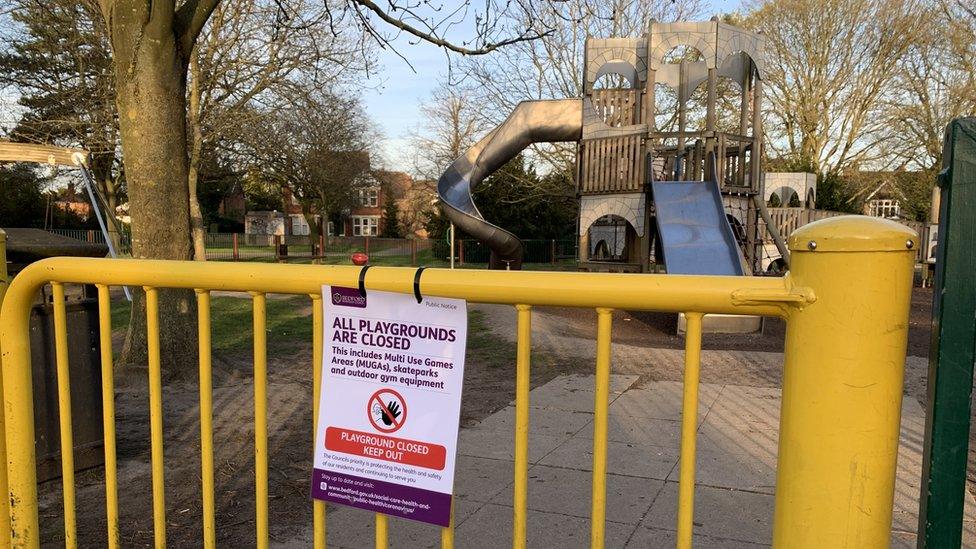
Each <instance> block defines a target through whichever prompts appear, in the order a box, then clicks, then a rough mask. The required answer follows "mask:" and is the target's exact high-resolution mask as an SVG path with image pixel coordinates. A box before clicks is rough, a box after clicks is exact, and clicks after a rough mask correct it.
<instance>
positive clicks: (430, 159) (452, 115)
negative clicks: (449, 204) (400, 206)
mask: <svg viewBox="0 0 976 549" xmlns="http://www.w3.org/2000/svg"><path fill="white" fill-rule="evenodd" d="M420 113H421V114H422V115H423V118H424V120H425V122H424V124H423V125H422V127H421V128H418V129H416V130H414V131H412V132H411V133H410V147H411V149H412V155H413V170H414V175H415V176H416V177H417V178H420V179H426V180H429V181H437V179H438V178H440V176H441V174H442V173H444V170H446V169H447V167H448V166H449V165H450V164H451V162H453V161H454V160H455V159H456V158H458V157H460V156H461V155H462V154H464V152H465V151H467V150H468V149H469V148H470V147H471V146H472V145H474V144H475V142H476V141H477V140H478V137H480V134H481V133H483V132H484V131H485V127H486V126H487V124H486V123H485V122H484V117H483V116H482V113H481V111H480V109H479V108H478V106H477V105H476V104H475V102H474V98H473V92H472V91H471V90H468V89H465V88H464V87H461V86H451V85H450V84H448V83H447V82H442V83H441V84H440V85H439V86H438V87H437V88H436V89H435V90H434V92H433V93H432V94H431V96H430V99H428V100H427V101H426V102H425V103H424V104H423V105H421V106H420Z"/></svg>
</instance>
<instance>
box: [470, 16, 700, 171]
mask: <svg viewBox="0 0 976 549" xmlns="http://www.w3.org/2000/svg"><path fill="white" fill-rule="evenodd" d="M516 4H517V5H516V6H515V7H514V8H513V9H511V10H509V11H508V12H507V13H506V14H505V16H506V20H507V21H508V22H509V24H511V25H516V26H519V27H526V28H532V29H536V31H537V33H538V34H540V35H542V36H541V38H539V39H538V40H533V41H527V42H522V43H518V44H515V45H512V46H510V47H507V48H504V49H502V50H499V51H498V52H496V53H495V54H493V55H491V56H488V57H480V58H473V59H467V60H464V62H463V63H462V66H461V70H460V71H457V72H458V74H457V75H456V76H455V79H456V80H463V81H465V82H466V83H470V86H471V87H472V88H473V89H477V90H478V91H479V93H478V96H477V97H476V101H477V104H478V105H479V106H480V108H481V109H483V113H484V115H485V118H486V120H487V121H490V122H492V123H495V124H497V123H499V122H501V120H503V119H504V118H505V117H506V116H508V114H509V113H510V112H512V110H513V109H514V108H515V105H516V104H518V103H519V102H520V101H525V100H529V99H561V98H567V97H580V96H581V95H582V94H583V62H584V55H583V53H584V51H583V50H584V43H585V41H586V38H587V37H590V36H596V37H611V36H639V35H641V34H643V33H645V32H646V31H647V28H648V25H649V24H650V22H651V20H652V19H655V20H658V21H676V20H684V19H694V18H696V17H699V16H700V14H701V13H702V11H703V7H704V3H703V2H701V1H700V0H685V1H676V2H656V1H653V0H637V1H624V0H614V1H612V2H598V1H594V0H567V1H565V2H549V3H544V4H541V6H543V8H542V9H535V8H536V7H535V5H529V4H521V3H516ZM530 6H531V7H530ZM543 31H544V32H543ZM485 129H488V128H482V131H484V130H485ZM533 153H534V155H535V156H537V157H538V158H539V159H540V160H541V161H542V163H543V164H542V166H543V169H547V168H551V169H554V170H557V171H567V170H571V169H572V168H571V166H572V165H573V163H574V162H575V148H573V147H567V146H536V147H533ZM546 165H547V166H546Z"/></svg>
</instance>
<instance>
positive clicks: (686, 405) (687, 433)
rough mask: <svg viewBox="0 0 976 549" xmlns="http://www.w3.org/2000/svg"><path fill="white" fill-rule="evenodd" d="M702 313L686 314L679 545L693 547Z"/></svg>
mask: <svg viewBox="0 0 976 549" xmlns="http://www.w3.org/2000/svg"><path fill="white" fill-rule="evenodd" d="M702 316H703V315H702V314H701V313H686V314H685V318H686V319H687V320H688V326H687V328H686V330H685V375H684V383H683V386H684V395H683V396H682V399H681V456H680V463H679V466H678V467H679V469H678V470H679V472H678V534H677V539H676V543H675V546H676V547H677V548H678V549H691V541H692V530H693V529H694V518H695V443H696V440H695V438H696V436H697V431H698V381H699V379H700V377H701V339H702Z"/></svg>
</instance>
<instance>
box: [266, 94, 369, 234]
mask: <svg viewBox="0 0 976 549" xmlns="http://www.w3.org/2000/svg"><path fill="white" fill-rule="evenodd" d="M255 121H256V122H257V124H258V126H257V127H255V128H254V137H255V139H254V140H253V141H252V147H253V153H254V161H255V163H256V168H257V169H259V170H260V171H261V172H262V173H263V175H264V176H265V177H266V178H268V179H269V180H270V181H273V182H274V183H276V184H277V185H279V186H280V187H284V188H288V189H290V190H291V193H292V195H293V196H294V197H295V199H296V200H297V201H298V203H299V204H301V207H302V214H303V215H304V216H305V220H306V221H307V222H308V225H309V227H310V228H311V229H312V230H311V231H310V234H309V238H310V239H311V241H312V242H313V243H315V242H318V240H319V236H320V235H322V234H324V229H325V227H326V226H327V224H328V219H329V217H330V216H331V215H334V214H336V213H339V212H341V211H342V210H343V209H346V208H348V207H349V206H351V205H352V204H353V203H354V202H355V201H356V200H357V199H358V198H359V190H360V189H362V188H363V187H364V186H366V185H367V184H368V183H369V181H368V175H369V171H370V170H369V169H370V163H369V153H370V147H371V146H372V144H373V142H374V139H372V138H371V132H370V127H369V126H370V125H369V121H368V120H367V118H366V116H365V114H364V113H363V111H362V108H361V107H360V105H359V103H358V101H356V100H355V99H349V98H342V97H339V96H338V95H336V94H333V93H318V94H314V95H311V96H309V98H308V99H306V100H303V101H301V102H298V104H296V105H292V106H290V107H289V108H287V109H277V110H275V111H274V112H273V113H270V114H269V115H268V116H267V117H264V118H261V119H255Z"/></svg>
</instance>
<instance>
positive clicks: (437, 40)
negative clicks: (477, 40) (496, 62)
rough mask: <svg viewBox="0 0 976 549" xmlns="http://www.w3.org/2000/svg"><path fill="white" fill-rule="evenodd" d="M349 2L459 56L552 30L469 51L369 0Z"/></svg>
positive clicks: (515, 41)
mask: <svg viewBox="0 0 976 549" xmlns="http://www.w3.org/2000/svg"><path fill="white" fill-rule="evenodd" d="M351 1H352V2H353V3H355V4H358V5H360V6H362V7H363V8H366V9H367V10H369V11H370V12H372V13H373V14H375V15H376V16H377V17H379V18H380V19H382V20H383V21H384V22H386V23H388V24H390V25H392V26H394V27H396V28H398V29H400V30H402V31H404V32H406V33H409V34H412V35H414V36H416V37H417V38H419V39H421V40H424V41H425V42H429V43H431V44H434V45H435V46H438V47H441V48H444V49H446V50H450V51H453V52H455V53H459V54H461V55H484V54H486V53H491V52H493V51H495V50H497V49H498V48H501V47H504V46H508V45H510V44H517V43H519V42H529V41H532V40H537V39H539V38H543V37H546V36H549V35H550V34H552V30H547V31H545V32H542V33H533V34H530V35H524V34H523V35H522V36H517V37H514V38H509V39H506V40H500V41H498V42H489V43H487V44H485V45H484V46H482V47H480V48H477V49H469V48H464V47H461V46H458V45H456V44H453V43H451V42H449V41H447V40H444V39H443V38H441V37H439V36H437V35H436V34H435V33H434V32H425V31H422V30H420V29H418V28H416V27H414V26H412V25H410V24H408V23H405V22H404V21H402V20H400V19H397V18H396V17H392V16H391V15H390V14H388V13H386V12H385V11H383V9H382V8H380V7H379V6H377V5H376V4H375V3H374V2H372V1H371V0H351Z"/></svg>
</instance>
